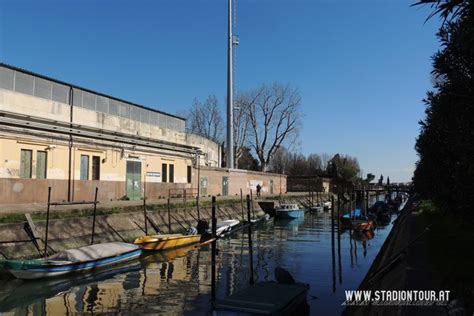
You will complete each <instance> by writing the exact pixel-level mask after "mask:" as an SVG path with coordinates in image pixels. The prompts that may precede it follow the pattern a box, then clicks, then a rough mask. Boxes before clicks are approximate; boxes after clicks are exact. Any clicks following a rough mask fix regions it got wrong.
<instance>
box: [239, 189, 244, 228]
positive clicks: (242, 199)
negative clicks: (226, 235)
mask: <svg viewBox="0 0 474 316" xmlns="http://www.w3.org/2000/svg"><path fill="white" fill-rule="evenodd" d="M240 211H241V212H242V223H243V222H244V221H245V215H244V197H243V195H242V189H240Z"/></svg>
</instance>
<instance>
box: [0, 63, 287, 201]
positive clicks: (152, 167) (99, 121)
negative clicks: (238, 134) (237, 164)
mask: <svg viewBox="0 0 474 316" xmlns="http://www.w3.org/2000/svg"><path fill="white" fill-rule="evenodd" d="M185 123H186V120H185V119H184V118H182V117H179V116H176V115H171V114H168V113H164V112H161V111H158V110H155V109H152V108H148V107H144V106H141V105H138V104H135V103H132V102H128V101H124V100H121V99H119V98H115V97H112V96H108V95H105V94H103V93H99V92H95V91H92V90H89V89H85V88H82V87H79V86H76V85H73V84H70V83H66V82H62V81H59V80H56V79H52V78H49V77H46V76H43V75H39V74H35V73H32V72H30V71H26V70H23V69H20V68H17V67H14V66H10V65H6V64H1V63H0V204H9V203H31V202H43V201H45V200H46V198H47V188H48V187H49V186H51V187H52V200H54V201H63V200H64V201H81V200H90V199H91V198H92V197H93V192H94V190H95V187H98V188H99V200H117V199H120V198H129V199H139V198H141V197H142V196H143V195H144V194H145V195H146V196H148V197H152V198H159V197H164V196H168V195H169V192H170V190H179V189H188V190H189V191H191V192H192V190H195V192H196V194H197V191H196V190H197V187H198V186H199V185H200V191H201V192H200V193H201V194H203V195H208V194H223V195H227V194H235V193H236V192H237V191H238V190H239V188H237V186H236V185H237V183H238V185H239V186H240V188H242V186H244V188H242V189H245V187H246V188H252V187H253V186H255V185H256V183H260V184H261V185H262V186H263V187H264V190H263V191H264V192H273V191H278V190H276V189H274V188H279V191H280V192H281V191H282V190H283V191H285V190H286V177H282V176H281V175H274V174H267V173H255V172H254V173H251V172H245V171H241V170H240V171H238V170H227V169H221V168H219V167H220V166H221V147H220V145H219V144H217V143H216V142H214V141H212V140H210V139H207V138H204V137H201V136H199V135H195V134H192V133H187V132H186V131H185ZM198 170H199V172H201V174H200V179H199V180H198V179H197V173H199V172H198ZM206 172H209V173H210V174H212V176H209V177H208V176H207V175H206ZM233 177H238V178H239V181H234V182H235V183H236V185H232V183H233V180H232V178H233ZM211 178H212V179H213V180H212V181H214V183H210V182H211ZM242 179H246V180H245V181H244V183H243V184H242ZM270 186H271V187H270ZM208 188H209V190H208ZM211 188H212V189H211ZM276 193H277V192H276Z"/></svg>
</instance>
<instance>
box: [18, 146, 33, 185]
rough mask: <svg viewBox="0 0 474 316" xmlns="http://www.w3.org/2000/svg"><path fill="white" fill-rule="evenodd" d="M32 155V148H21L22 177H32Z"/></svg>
mask: <svg viewBox="0 0 474 316" xmlns="http://www.w3.org/2000/svg"><path fill="white" fill-rule="evenodd" d="M31 156H32V151H31V150H29V149H22V150H21V157H20V178H31Z"/></svg>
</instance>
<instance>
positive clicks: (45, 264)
mask: <svg viewBox="0 0 474 316" xmlns="http://www.w3.org/2000/svg"><path fill="white" fill-rule="evenodd" d="M140 254H141V249H140V247H138V246H136V245H133V244H129V243H123V242H109V243H102V244H96V245H90V246H85V247H81V248H77V249H69V250H64V251H61V252H58V253H56V254H54V255H52V256H49V257H46V258H43V259H33V260H1V261H0V265H1V266H2V267H3V268H4V269H6V270H7V271H9V272H10V273H11V274H13V275H14V276H15V277H16V278H19V279H40V278H47V277H56V276H60V275H65V274H69V273H74V272H83V271H88V270H92V269H98V268H102V267H105V266H109V265H113V264H119V263H121V262H125V261H129V260H133V259H135V258H138V256H140Z"/></svg>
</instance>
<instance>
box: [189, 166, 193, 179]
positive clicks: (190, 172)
mask: <svg viewBox="0 0 474 316" xmlns="http://www.w3.org/2000/svg"><path fill="white" fill-rule="evenodd" d="M192 172H193V171H192V168H191V166H188V183H191V182H192Z"/></svg>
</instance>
